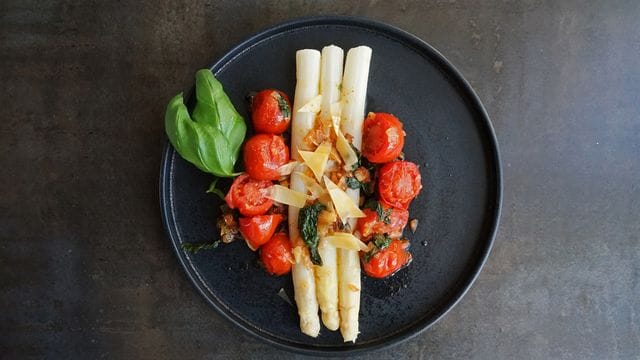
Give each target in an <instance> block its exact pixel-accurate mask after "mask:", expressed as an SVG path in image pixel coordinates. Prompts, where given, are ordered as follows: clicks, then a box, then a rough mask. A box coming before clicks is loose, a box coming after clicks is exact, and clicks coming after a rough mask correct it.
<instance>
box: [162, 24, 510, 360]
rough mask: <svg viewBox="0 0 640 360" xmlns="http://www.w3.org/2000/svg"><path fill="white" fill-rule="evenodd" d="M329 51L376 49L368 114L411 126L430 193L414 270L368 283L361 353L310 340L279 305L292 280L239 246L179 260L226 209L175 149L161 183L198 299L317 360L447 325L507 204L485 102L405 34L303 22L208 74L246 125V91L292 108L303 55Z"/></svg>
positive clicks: (172, 233)
mask: <svg viewBox="0 0 640 360" xmlns="http://www.w3.org/2000/svg"><path fill="white" fill-rule="evenodd" d="M328 44H336V45H338V46H340V47H342V48H343V49H345V53H346V50H347V49H349V48H351V47H354V46H357V45H368V46H370V47H371V48H372V49H373V57H372V62H371V70H370V77H369V89H368V95H367V101H368V103H367V111H384V112H391V113H393V114H395V115H396V116H398V117H399V118H400V119H401V120H402V121H403V122H404V127H405V130H406V133H407V137H406V144H405V149H404V151H405V154H406V158H407V159H408V160H411V161H413V162H416V163H417V164H419V165H420V166H421V172H422V182H423V185H424V189H423V190H422V192H421V194H420V196H419V197H418V199H417V200H415V201H414V202H413V203H412V205H411V208H410V214H411V217H412V218H418V219H419V220H420V223H419V226H418V229H417V232H416V233H415V234H411V233H410V231H409V230H407V231H406V233H407V234H406V235H407V237H408V238H409V239H411V241H412V245H411V252H412V253H413V258H414V260H413V263H412V264H411V266H409V267H408V268H406V269H403V270H402V271H400V272H399V273H398V274H396V275H395V276H394V277H392V278H390V279H386V280H373V279H369V278H366V277H365V278H363V291H362V304H361V311H360V336H359V337H358V342H357V343H356V344H344V343H343V342H342V339H341V336H340V334H339V332H331V331H328V330H327V329H325V328H323V329H322V331H321V334H320V336H319V337H318V338H316V339H313V338H310V337H307V336H305V335H303V334H302V333H301V332H300V330H299V328H298V316H297V313H296V309H295V307H293V306H291V305H290V304H289V303H287V302H286V301H285V300H283V298H281V297H280V296H278V295H277V294H278V291H279V290H280V289H281V288H284V289H285V291H286V293H287V294H288V295H289V298H290V299H293V289H292V284H291V278H290V276H284V277H280V278H275V277H271V276H269V275H267V274H266V273H265V272H264V271H263V270H261V269H260V268H259V267H258V266H257V264H256V261H255V260H256V254H255V253H253V252H251V251H250V250H249V249H248V248H247V246H246V245H245V244H244V243H243V242H235V243H232V244H230V245H226V246H221V247H219V248H217V249H215V250H213V251H206V252H200V253H198V254H196V255H191V254H186V253H184V252H183V251H182V250H180V244H181V243H183V242H202V241H208V240H211V239H213V238H215V234H216V228H215V219H216V217H217V216H218V214H219V210H218V207H219V206H220V204H221V203H220V200H219V199H217V198H216V197H215V196H213V195H211V194H206V193H205V190H206V189H207V187H208V185H209V183H210V182H211V180H212V177H211V176H210V175H207V174H204V173H202V172H200V171H198V170H197V169H196V168H195V167H194V166H191V165H190V164H189V163H187V162H186V161H184V160H182V158H180V156H179V155H177V153H176V152H175V151H174V150H173V148H172V147H171V146H170V145H167V147H166V149H165V151H164V156H163V160H162V172H161V175H160V200H161V203H162V216H163V219H164V223H165V226H166V230H167V233H168V234H169V238H170V239H171V242H172V244H173V247H174V249H175V251H176V254H177V256H178V259H179V260H180V263H181V264H182V265H183V266H184V269H185V271H186V273H187V275H188V276H189V278H190V279H191V281H192V282H193V283H194V285H195V286H196V288H197V289H198V291H199V292H200V293H201V294H202V295H203V296H204V297H205V298H206V299H207V301H208V302H209V303H210V304H211V305H212V306H213V307H214V308H215V309H216V310H217V311H218V312H219V313H220V314H222V315H223V316H224V317H226V318H227V319H229V320H230V321H232V322H233V323H234V324H236V325H238V326H239V327H241V328H242V329H244V330H246V331H247V332H248V333H250V334H252V335H255V336H257V337H258V338H260V339H263V340H265V341H267V342H269V343H271V344H274V345H277V346H280V347H283V348H285V349H289V350H294V351H299V352H304V353H310V354H316V355H318V354H327V353H337V352H341V353H343V354H346V353H354V352H359V351H362V350H368V349H374V348H380V347H383V346H387V345H390V344H394V343H397V342H399V341H401V340H404V339H407V338H409V337H411V336H413V335H416V334H417V333H418V332H420V331H422V330H424V329H426V328H428V327H429V326H430V325H432V324H433V323H435V322H436V321H437V320H438V319H439V318H441V317H442V316H443V315H444V314H445V313H446V312H447V311H448V310H450V309H451V308H452V307H453V306H454V305H455V304H456V303H457V302H458V301H459V300H460V298H461V297H462V296H463V295H464V294H465V292H466V291H467V290H468V289H469V287H470V286H471V284H472V283H473V281H474V280H475V278H476V277H477V275H478V273H479V272H480V268H481V267H482V265H483V263H484V262H485V260H486V258H487V256H488V254H489V252H490V249H491V245H492V242H493V239H494V236H495V232H496V228H497V224H498V219H499V216H500V204H501V193H502V191H501V190H502V187H501V173H500V161H499V156H498V149H497V144H496V140H495V135H494V133H493V129H492V127H491V123H490V121H489V118H488V116H487V113H486V111H485V110H484V108H483V106H482V104H481V103H480V101H479V99H478V97H477V96H476V95H475V94H474V92H473V90H472V89H471V87H470V86H469V84H468V83H467V82H466V81H465V80H464V79H463V77H462V76H461V75H460V73H459V72H458V71H457V70H456V69H455V68H454V67H453V66H452V65H451V64H450V63H449V62H448V61H447V60H446V59H445V58H444V57H443V56H442V55H440V54H439V53H438V52H437V51H436V50H434V49H433V48H432V47H431V46H429V45H428V44H426V43H425V42H423V41H422V40H420V39H418V38H417V37H415V36H413V35H410V34H408V33H406V32H403V31H401V30H399V29H396V28H393V27H391V26H389V25H385V24H381V23H378V22H374V21H371V20H364V19H359V18H345V17H320V18H308V19H302V20H296V21H292V22H288V23H285V24H282V25H279V26H276V27H273V28H270V29H268V30H265V31H263V32H261V33H259V34H257V35H255V36H253V37H251V38H249V39H248V40H246V41H244V42H243V43H241V44H240V45H238V46H236V47H235V48H233V49H232V50H231V51H229V52H228V53H227V54H226V55H225V56H223V57H222V58H221V59H220V60H218V61H217V62H216V63H214V64H213V66H212V67H211V69H212V71H213V72H214V73H215V74H216V76H217V78H218V79H220V81H221V82H222V83H223V84H224V87H225V90H226V92H227V94H228V95H229V97H230V98H231V100H232V101H233V103H234V104H235V105H236V107H237V108H238V111H239V112H240V113H241V114H242V115H243V116H244V117H245V119H249V116H248V113H247V105H246V102H245V95H246V94H247V93H248V92H249V91H251V90H260V89H264V88H269V87H274V88H278V89H281V90H284V91H285V92H286V93H287V94H289V95H290V96H293V93H294V87H295V52H296V50H298V49H303V48H315V49H321V48H322V47H323V46H325V45H328ZM194 72H195V69H194ZM204 315H206V314H204ZM469 325H471V324H469ZM461 326H464V325H461Z"/></svg>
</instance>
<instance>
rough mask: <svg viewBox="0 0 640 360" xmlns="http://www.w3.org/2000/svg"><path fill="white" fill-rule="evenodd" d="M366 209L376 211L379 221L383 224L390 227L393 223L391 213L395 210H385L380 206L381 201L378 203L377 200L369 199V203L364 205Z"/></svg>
mask: <svg viewBox="0 0 640 360" xmlns="http://www.w3.org/2000/svg"><path fill="white" fill-rule="evenodd" d="M364 208H365V209H371V210H375V211H376V214H378V221H382V222H383V223H385V224H387V225H389V224H390V223H391V217H390V216H391V212H392V211H393V209H387V210H385V209H384V208H383V207H382V205H381V204H380V202H379V201H377V200H376V199H373V198H371V199H369V200H367V202H366V203H365V204H364Z"/></svg>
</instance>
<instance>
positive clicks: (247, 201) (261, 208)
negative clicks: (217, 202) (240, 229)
mask: <svg viewBox="0 0 640 360" xmlns="http://www.w3.org/2000/svg"><path fill="white" fill-rule="evenodd" d="M271 185H273V184H272V183H271V181H266V180H254V179H252V178H251V177H249V175H247V174H242V175H240V176H238V177H237V178H236V179H235V180H234V181H233V184H231V189H229V192H228V193H227V196H225V197H224V200H225V201H226V202H227V205H229V207H230V208H232V209H238V211H240V214H242V215H244V216H254V215H262V214H264V213H266V212H267V210H269V208H270V207H271V206H272V205H273V201H271V200H269V199H267V198H266V197H265V196H264V193H263V192H264V189H266V188H268V187H270V186H271Z"/></svg>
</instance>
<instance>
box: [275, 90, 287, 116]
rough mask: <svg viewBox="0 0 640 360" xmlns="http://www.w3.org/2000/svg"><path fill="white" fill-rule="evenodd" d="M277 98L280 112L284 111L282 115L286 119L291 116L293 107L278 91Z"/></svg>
mask: <svg viewBox="0 0 640 360" xmlns="http://www.w3.org/2000/svg"><path fill="white" fill-rule="evenodd" d="M275 93H276V95H275V97H276V100H277V101H278V107H279V108H280V112H281V113H282V117H284V118H285V119H289V118H291V108H290V107H289V104H288V103H287V100H285V98H284V97H283V96H282V95H281V94H280V93H279V92H277V91H275Z"/></svg>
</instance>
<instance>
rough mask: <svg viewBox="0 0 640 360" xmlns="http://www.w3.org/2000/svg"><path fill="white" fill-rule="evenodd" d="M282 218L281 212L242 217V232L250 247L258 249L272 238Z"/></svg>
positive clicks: (240, 221)
mask: <svg viewBox="0 0 640 360" xmlns="http://www.w3.org/2000/svg"><path fill="white" fill-rule="evenodd" d="M282 219H283V217H282V215H280V214H274V215H257V216H252V217H248V218H247V217H241V218H240V219H239V220H238V223H239V224H240V226H239V230H240V234H242V237H243V238H244V240H245V241H246V242H247V245H248V246H249V249H251V250H253V251H256V250H257V249H258V248H259V247H260V246H262V245H263V244H264V243H266V242H267V241H269V239H271V237H272V236H273V234H274V233H275V232H276V229H277V228H278V225H280V222H282Z"/></svg>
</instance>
